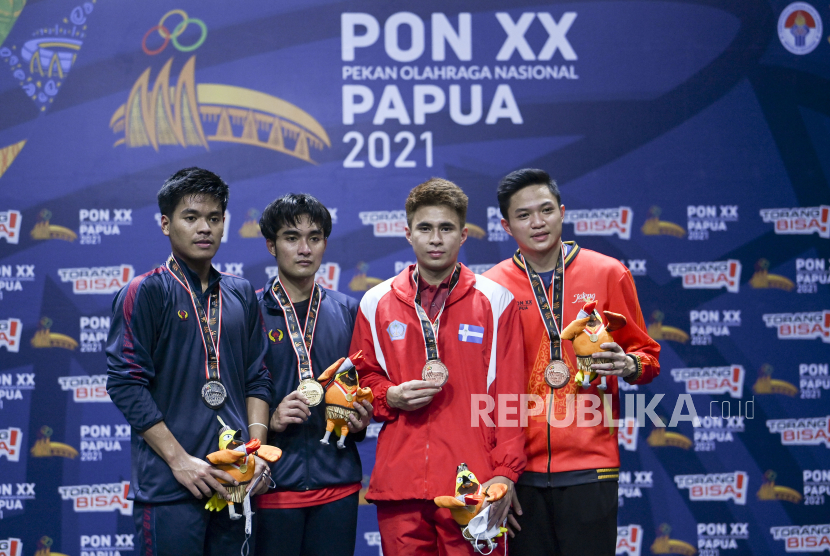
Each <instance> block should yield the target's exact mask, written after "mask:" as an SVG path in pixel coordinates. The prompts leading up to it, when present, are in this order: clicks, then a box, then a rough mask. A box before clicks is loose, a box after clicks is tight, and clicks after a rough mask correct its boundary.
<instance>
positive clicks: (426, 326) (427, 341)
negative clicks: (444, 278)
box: [412, 263, 461, 361]
mask: <svg viewBox="0 0 830 556" xmlns="http://www.w3.org/2000/svg"><path fill="white" fill-rule="evenodd" d="M460 276H461V264H460V263H459V264H456V265H455V270H453V272H452V277H451V278H450V284H449V292H448V293H447V299H449V298H450V295H452V291H453V290H454V289H455V286H456V285H457V284H458V278H459V277H460ZM412 279H413V280H415V312H416V313H418V319H419V320H420V321H421V332H422V333H423V335H424V347H425V348H426V352H427V361H438V360H439V358H438V327H439V326H440V325H441V314H442V313H443V312H444V307H445V306H446V305H447V299H445V300H444V304H443V305H441V310H440V311H438V316H436V317H435V323H434V324H433V323H432V321H430V320H429V315H427V312H426V311H424V308H423V307H421V288H420V287H419V286H418V267H417V266H416V267H415V272H414V273H413V274H412Z"/></svg>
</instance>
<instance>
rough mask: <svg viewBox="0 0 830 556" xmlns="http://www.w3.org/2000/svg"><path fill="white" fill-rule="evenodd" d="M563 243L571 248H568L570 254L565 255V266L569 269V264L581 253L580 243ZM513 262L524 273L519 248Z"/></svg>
mask: <svg viewBox="0 0 830 556" xmlns="http://www.w3.org/2000/svg"><path fill="white" fill-rule="evenodd" d="M562 243H564V244H565V245H567V246H570V249H567V248H566V250H567V251H568V254H567V255H565V268H566V269H567V268H568V267H569V266H571V263H572V262H574V259H576V256H577V255H578V254H579V245H577V244H576V242H575V241H563V242H562ZM513 264H514V265H516V266H517V267H518V268H519V270H521V271H522V273H523V274H524V271H525V265H524V263H523V262H522V259H520V258H519V251H518V250H516V252H515V253H514V254H513Z"/></svg>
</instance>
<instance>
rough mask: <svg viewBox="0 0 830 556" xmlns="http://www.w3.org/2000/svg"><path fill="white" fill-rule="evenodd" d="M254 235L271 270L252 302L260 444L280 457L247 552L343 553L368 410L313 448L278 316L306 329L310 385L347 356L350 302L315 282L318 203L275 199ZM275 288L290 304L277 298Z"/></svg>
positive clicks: (294, 361)
mask: <svg viewBox="0 0 830 556" xmlns="http://www.w3.org/2000/svg"><path fill="white" fill-rule="evenodd" d="M260 228H261V230H262V234H263V236H265V238H266V243H267V245H268V250H269V252H270V253H271V254H272V255H273V256H274V257H275V258H276V260H277V265H278V271H279V273H278V275H277V276H275V277H274V278H272V279H271V280H269V281H268V282H267V283H266V285H265V288H264V289H263V290H261V291H259V292H257V296H258V298H259V305H260V308H261V312H262V318H263V320H264V324H265V330H266V336H267V338H268V340H267V343H268V347H269V349H268V354H267V355H266V358H265V363H266V366H267V367H268V369H269V370H270V372H271V376H272V377H273V387H274V404H273V406H272V410H273V411H272V416H271V419H270V429H271V430H270V432H269V435H268V442H269V444H273V445H275V446H279V447H280V448H281V449H282V451H283V456H282V459H280V461H278V462H277V463H275V464H273V465H272V477H273V480H274V481H275V482H276V488H275V489H273V490H271V491H269V493H268V494H265V495H262V496H259V497H258V498H257V507H258V510H257V539H256V552H257V555H258V556H276V555H279V556H300V555H303V556H316V555H319V556H323V555H325V556H340V555H342V556H346V555H348V556H351V555H352V554H354V548H355V533H356V529H357V506H358V496H359V495H358V491H359V490H360V487H361V479H362V468H361V465H360V456H359V455H358V451H357V446H356V445H355V442H357V441H360V440H362V439H363V438H364V437H365V435H366V431H365V429H366V426H367V425H368V424H369V420H370V419H371V415H372V406H371V404H369V403H367V402H364V404H365V405H363V406H358V407H357V408H356V411H358V413H359V416H360V419H357V418H355V417H354V416H351V420H350V421H349V423H348V425H349V434H348V435H347V437H346V445H345V448H343V449H339V448H338V447H337V445H336V442H335V441H336V438H335V437H334V436H333V437H332V442H330V443H329V444H321V442H320V440H321V439H322V438H323V436H324V434H325V432H326V415H325V406H326V404H325V402H322V403H320V404H319V405H317V406H313V407H309V405H308V399H307V398H305V396H303V395H302V394H300V393H299V392H297V388H298V386H299V384H300V378H301V371H300V368H299V365H298V352H297V351H296V347H295V345H294V344H293V342H292V339H291V335H290V329H289V328H288V327H287V322H286V312H292V311H293V313H294V315H295V316H296V322H297V324H298V327H299V332H300V334H301V335H303V336H306V335H307V334H309V333H311V332H312V331H313V341H312V342H311V349H310V360H311V371H312V373H313V376H314V378H316V377H318V376H319V375H321V374H322V373H323V372H324V371H325V370H326V369H327V368H328V367H329V366H330V365H331V364H333V363H334V362H336V361H337V360H338V359H339V358H341V357H347V356H348V355H349V353H348V350H349V344H350V342H351V338H352V331H353V330H354V324H355V315H356V314H357V309H358V302H357V301H356V300H354V299H352V298H351V297H348V296H346V295H343V294H341V293H338V292H336V291H332V290H329V289H326V288H322V287H320V286H319V285H316V284H315V274H316V272H317V269H318V268H319V267H320V264H321V262H322V257H323V253H324V252H325V247H326V240H327V238H328V235H329V234H330V233H331V216H330V215H329V212H328V210H327V209H326V208H325V207H324V206H323V205H322V204H321V203H320V202H319V201H318V200H317V199H315V198H314V197H312V196H310V195H302V194H299V195H298V194H289V195H286V196H284V197H282V198H280V199H277V200H276V201H274V202H273V203H271V204H270V205H268V207H267V208H266V209H265V211H264V212H263V214H262V218H261V219H260ZM277 281H279V284H278V285H277V287H278V288H282V289H283V291H284V293H285V296H286V297H285V298H284V300H287V301H288V302H290V303H289V304H288V305H290V306H288V305H286V306H284V305H282V303H281V302H280V301H279V299H278V298H279V294H278V293H276V292H275V291H274V288H275V283H277ZM315 288H316V289H317V292H318V293H317V294H315V293H314V290H315ZM316 299H318V300H319V301H315V300H316ZM314 303H319V305H318V306H317V311H316V322H314V320H315V319H314V312H313V311H312V315H311V317H310V318H309V319H308V320H307V317H308V316H309V305H310V304H314ZM300 354H302V351H300ZM332 387H334V386H332Z"/></svg>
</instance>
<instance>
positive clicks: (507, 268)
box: [484, 242, 660, 486]
mask: <svg viewBox="0 0 830 556" xmlns="http://www.w3.org/2000/svg"><path fill="white" fill-rule="evenodd" d="M568 243H569V244H571V245H572V248H571V249H570V252H569V253H568V255H567V257H566V259H565V290H564V292H563V293H564V295H563V298H562V301H563V305H564V317H563V320H564V323H560V329H563V328H564V327H565V326H567V325H568V324H569V323H570V322H571V321H573V320H574V319H576V318H577V313H579V310H580V309H581V308H582V306H583V305H584V304H585V302H587V301H591V300H592V299H596V301H597V302H598V303H597V310H598V311H600V314H602V311H604V310H608V311H613V312H615V313H620V314H622V315H624V316H625V318H626V319H627V321H628V323H627V325H626V326H623V327H622V328H620V329H619V330H615V331H614V332H613V336H614V341H616V342H617V343H618V344H619V345H620V346H622V348H623V350H625V352H626V353H627V354H631V355H635V356H636V357H637V358H638V359H639V363H640V368H641V369H642V373H641V374H640V376H639V377H638V378H637V379H636V380H632V381H631V383H632V384H647V383H649V382H651V381H652V380H653V379H654V378H655V377H656V376H657V375H658V374H660V363H659V362H658V356H659V353H660V345H659V344H658V343H657V342H655V341H654V340H652V339H651V338H650V337H649V336H648V334H647V333H646V326H645V323H644V321H643V314H642V312H641V310H640V303H639V301H638V300H637V290H636V288H635V286H634V279H633V278H632V277H631V273H630V272H629V271H628V269H627V268H625V266H623V265H622V264H621V263H620V262H619V261H617V260H615V259H612V258H611V257H607V256H605V255H602V254H600V253H597V252H595V251H591V250H589V249H581V248H580V247H579V246H577V245H576V244H573V243H572V242H568ZM484 275H485V276H486V277H488V278H490V279H492V280H493V281H495V282H497V283H499V284H501V285H503V286H504V287H506V288H507V289H509V290H510V291H511V293H513V295H514V296H515V298H516V302H517V304H518V307H519V309H520V310H519V316H520V317H521V321H522V329H523V330H524V358H525V361H526V369H525V391H526V392H527V393H530V394H536V395H538V396H540V397H541V398H542V399H549V395H550V394H551V392H552V393H553V407H552V408H550V409H551V412H550V413H551V416H550V418H551V419H556V420H558V421H560V422H561V423H563V424H564V423H566V422H567V419H568V409H567V403H568V402H567V400H568V397H567V396H569V395H571V394H576V395H577V397H576V400H577V402H579V395H580V394H585V393H590V394H594V395H598V396H601V395H602V394H603V392H601V391H599V390H597V387H596V385H597V384H598V383H599V380H595V381H594V383H593V384H592V385H591V387H590V388H588V389H587V390H585V389H583V388H582V387H581V386H579V385H578V384H577V383H576V381H575V380H574V378H573V377H574V376H575V375H576V372H577V367H576V356H575V355H574V351H573V346H572V344H571V342H568V341H563V342H562V347H563V351H562V357H563V359H564V360H565V361H566V362H567V364H568V367H569V368H570V371H571V381H570V382H569V383H568V385H567V386H565V387H564V388H562V389H559V390H551V388H550V387H549V386H548V385H547V384H546V383H545V379H544V370H545V367H546V366H547V365H548V363H549V361H550V351H549V345H550V344H549V340H548V333H547V330H546V329H545V325H544V322H543V321H542V317H541V315H540V314H539V309H538V307H537V306H536V305H535V301H534V295H533V290H532V289H531V287H530V282H529V281H528V278H527V275H526V274H525V270H524V267H523V266H521V262H520V261H519V259H517V258H515V257H514V258H512V259H507V260H505V261H502V262H501V263H499V264H498V265H496V266H495V267H493V268H492V269H490V270H488V271H487V272H486V273H485V274H484ZM554 309H555V313H556V314H557V315H558V314H560V313H559V310H558V308H554ZM607 383H608V390H606V392H605V393H606V394H611V395H612V415H613V417H614V419H617V418H619V385H618V383H617V378H616V377H608V380H607ZM583 401H584V400H583ZM571 403H573V402H571ZM547 410H548V408H547V407H546V410H545V411H544V412H542V413H541V414H539V415H532V416H530V417H529V419H528V427H527V428H526V429H525V435H526V447H525V450H526V453H527V468H526V470H525V475H526V477H523V478H522V483H525V482H526V481H531V482H532V483H533V484H534V485H536V486H542V485H541V484H537V483H538V482H539V480H544V482H545V483H546V484H548V485H551V486H566V485H567V484H580V483H584V482H593V481H595V480H597V478H596V477H597V476H600V475H602V474H601V473H593V474H592V473H571V476H568V477H562V476H560V477H554V476H550V474H551V473H553V474H557V473H568V472H575V471H582V470H591V469H593V470H599V469H610V468H616V467H619V465H620V454H619V446H618V441H617V428H616V427H606V426H605V425H604V424H602V423H601V424H599V425H597V426H593V427H578V426H577V420H576V418H574V419H573V421H572V422H571V423H570V425H568V426H561V425H560V426H558V427H552V426H550V425H549V424H548V422H547V421H546V414H547ZM571 411H573V409H571ZM603 414H604V411H603ZM548 431H550V433H548ZM538 473H543V474H546V475H548V476H547V477H541V476H537V475H536V474H538ZM606 476H607V474H606ZM602 478H604V477H601V479H602ZM613 478H614V479H616V476H615V477H613ZM601 479H600V480H601ZM528 484H529V483H528Z"/></svg>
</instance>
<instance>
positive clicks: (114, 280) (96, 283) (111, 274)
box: [58, 264, 135, 294]
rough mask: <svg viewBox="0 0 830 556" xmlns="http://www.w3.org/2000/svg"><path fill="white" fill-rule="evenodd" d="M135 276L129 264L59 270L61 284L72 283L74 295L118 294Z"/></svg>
mask: <svg viewBox="0 0 830 556" xmlns="http://www.w3.org/2000/svg"><path fill="white" fill-rule="evenodd" d="M134 274H135V272H134V271H133V267H132V265H128V264H122V265H120V266H96V267H92V268H61V269H58V275H60V277H61V282H71V283H72V293H76V294H86V293H100V294H111V293H116V292H117V291H118V290H120V289H121V288H123V287H124V286H126V285H127V284H129V283H130V280H132V279H133V275H134Z"/></svg>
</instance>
